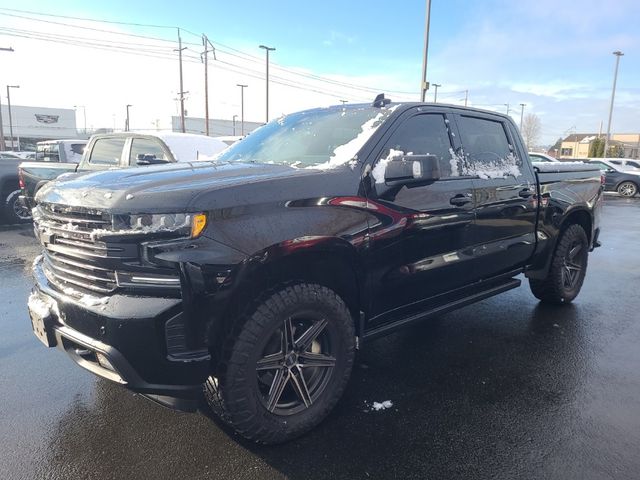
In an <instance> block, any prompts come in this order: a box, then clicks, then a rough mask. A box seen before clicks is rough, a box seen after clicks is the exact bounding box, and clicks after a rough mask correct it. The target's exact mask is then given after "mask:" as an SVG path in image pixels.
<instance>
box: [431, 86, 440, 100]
mask: <svg viewBox="0 0 640 480" xmlns="http://www.w3.org/2000/svg"><path fill="white" fill-rule="evenodd" d="M431 85H433V87H434V88H435V91H434V92H433V103H438V87H441V86H442V84H441V83H432V84H431Z"/></svg>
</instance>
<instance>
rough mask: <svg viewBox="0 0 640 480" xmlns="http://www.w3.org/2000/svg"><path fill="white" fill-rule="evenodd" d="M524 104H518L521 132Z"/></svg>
mask: <svg viewBox="0 0 640 480" xmlns="http://www.w3.org/2000/svg"><path fill="white" fill-rule="evenodd" d="M526 106H527V104H526V103H521V104H520V130H522V121H523V120H524V107H526Z"/></svg>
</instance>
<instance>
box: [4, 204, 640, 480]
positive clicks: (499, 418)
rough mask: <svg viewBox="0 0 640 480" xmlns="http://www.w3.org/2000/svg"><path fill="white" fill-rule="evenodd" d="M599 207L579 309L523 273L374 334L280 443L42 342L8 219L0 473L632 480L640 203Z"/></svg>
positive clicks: (638, 439)
mask: <svg viewBox="0 0 640 480" xmlns="http://www.w3.org/2000/svg"><path fill="white" fill-rule="evenodd" d="M603 217H604V218H603V220H602V223H603V225H602V226H603V233H602V236H601V240H602V243H603V246H602V247H601V248H599V249H597V250H596V251H595V252H594V253H593V254H592V255H591V256H590V258H589V270H588V273H587V278H586V281H585V284H584V288H583V291H582V293H581V294H580V296H579V297H578V299H577V300H576V302H575V303H574V304H573V305H569V306H566V307H562V308H558V307H556V308H551V307H546V306H542V305H540V304H538V302H537V301H536V299H535V298H534V297H533V296H532V295H531V294H530V292H529V289H528V287H527V286H526V284H525V285H523V286H522V287H521V288H520V289H517V290H512V291H510V292H507V293H506V294H502V295H500V296H497V297H494V298H491V299H488V300H485V301H483V302H481V303H479V304H476V305H473V306H470V307H467V308H465V309H463V310H460V311H458V312H454V313H451V314H448V315H445V316H443V317H441V318H439V319H437V320H434V321H431V322H428V323H425V324H423V325H420V326H417V327H414V328H411V329H408V330H405V331H401V332H398V333H395V334H393V335H391V336H389V337H386V338H382V339H380V340H377V341H375V342H372V343H370V344H369V345H367V346H366V348H365V349H364V350H362V351H361V352H360V353H359V355H358V360H357V364H356V367H355V369H354V373H353V376H352V379H351V382H350V384H349V387H348V388H347V391H346V394H345V395H344V397H343V399H342V400H341V401H340V403H339V404H338V406H337V408H336V409H335V411H334V412H333V413H332V414H331V415H330V416H329V418H328V419H327V420H326V421H325V422H324V423H322V424H321V425H320V426H319V427H318V428H316V429H315V430H314V431H312V432H311V433H310V434H308V435H306V436H304V437H302V438H300V439H298V440H296V441H293V442H291V443H288V444H285V445H281V446H275V447H259V446H255V445H253V444H249V443H247V442H244V441H242V440H241V439H239V438H238V437H237V436H236V435H235V434H233V433H232V432H230V431H229V430H227V429H225V428H224V427H222V426H221V425H220V424H219V423H217V421H216V420H215V419H214V418H212V415H211V413H210V412H209V411H208V409H207V408H206V407H204V406H203V408H202V411H201V412H199V413H196V414H185V413H178V412H174V411H170V410H167V409H164V408H162V407H159V406H157V405H155V404H153V403H151V402H149V401H147V400H145V399H144V398H142V397H139V396H135V395H133V394H131V393H129V392H128V391H126V390H124V389H123V388H121V387H119V386H117V385H113V384H111V383H109V382H107V381H105V380H101V379H97V378H96V377H94V376H92V375H91V374H90V373H88V372H85V371H83V370H81V369H79V368H78V367H77V366H76V365H75V364H74V363H73V362H72V361H71V360H70V359H68V358H66V356H65V355H64V354H62V353H61V352H60V351H58V350H54V349H46V348H44V347H43V345H42V344H41V343H40V342H38V340H37V339H36V338H35V337H34V336H33V334H32V333H31V325H30V322H29V319H28V316H27V311H26V302H27V296H28V294H29V291H30V288H31V283H32V282H31V279H30V269H31V263H32V260H33V258H34V257H35V256H36V255H37V254H38V252H39V247H38V244H37V243H36V241H35V239H34V238H33V235H32V233H31V228H30V226H6V225H5V226H0V293H1V295H0V298H1V299H2V300H1V302H0V326H1V328H2V331H1V333H0V385H1V388H0V445H2V447H1V448H0V472H1V473H0V477H1V478H2V479H69V478H82V479H110V478H118V479H120V478H137V479H146V478H149V479H164V478H167V479H176V478H189V479H200V478H225V479H240V478H251V479H253V478H268V479H271V478H294V479H315V478H336V479H337V478H349V479H355V478H385V479H390V478H447V479H451V478H500V479H516V478H522V479H531V478H550V479H563V480H565V479H581V480H582V479H598V480H601V479H610V478H611V479H614V478H615V479H631V478H638V475H640V474H639V472H640V369H639V368H638V367H639V366H640V348H638V345H640V322H639V321H638V318H639V314H638V312H640V290H639V288H640V254H638V246H639V245H640V240H639V239H640V198H635V199H621V198H618V197H616V196H607V198H606V202H605V210H604V216H603ZM384 400H391V401H392V402H393V407H392V408H390V409H387V410H381V411H371V408H370V404H371V403H372V402H373V401H377V402H382V401H384Z"/></svg>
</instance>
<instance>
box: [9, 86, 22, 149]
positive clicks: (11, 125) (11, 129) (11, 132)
mask: <svg viewBox="0 0 640 480" xmlns="http://www.w3.org/2000/svg"><path fill="white" fill-rule="evenodd" d="M10 88H20V85H7V106H8V107H9V135H10V138H11V150H12V151H15V149H16V148H15V147H14V146H13V120H12V118H11V94H10V92H9V89H10ZM18 151H20V143H19V142H18Z"/></svg>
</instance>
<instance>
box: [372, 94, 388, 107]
mask: <svg viewBox="0 0 640 480" xmlns="http://www.w3.org/2000/svg"><path fill="white" fill-rule="evenodd" d="M390 103H391V100H390V99H388V98H384V93H380V94H379V95H378V96H377V97H376V99H375V100H374V101H373V104H372V105H373V106H374V107H376V108H382V107H384V106H385V105H389V104H390Z"/></svg>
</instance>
